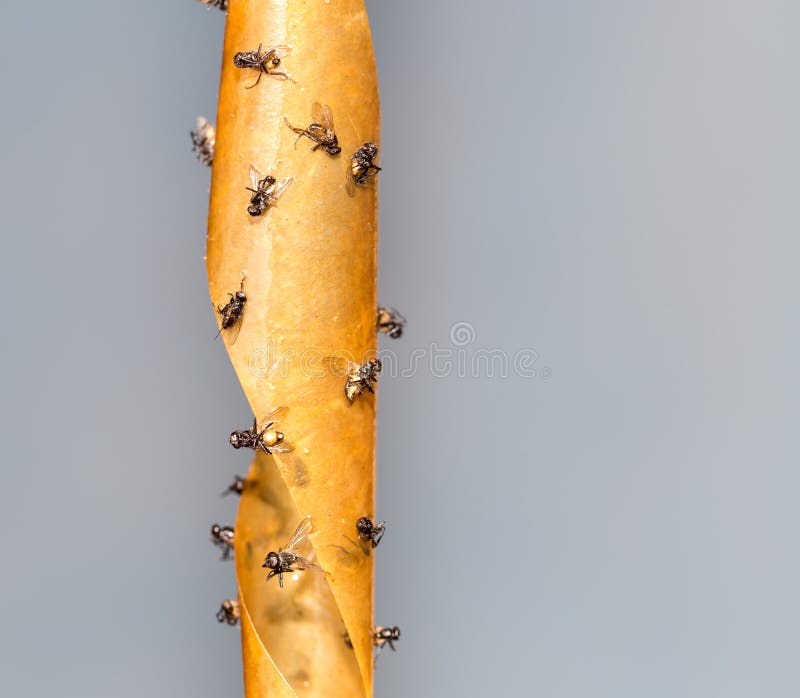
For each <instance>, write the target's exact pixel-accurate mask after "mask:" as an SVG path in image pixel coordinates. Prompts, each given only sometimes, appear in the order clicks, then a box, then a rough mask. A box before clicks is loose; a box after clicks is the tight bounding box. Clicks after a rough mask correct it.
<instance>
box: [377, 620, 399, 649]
mask: <svg viewBox="0 0 800 698" xmlns="http://www.w3.org/2000/svg"><path fill="white" fill-rule="evenodd" d="M399 639H400V628H398V627H397V626H395V627H394V628H380V627H378V628H375V630H374V631H373V632H372V644H374V645H375V647H376V648H377V653H376V654H380V651H381V650H382V649H383V646H384V645H387V644H388V645H389V647H391V648H392V652H394V651H395V649H394V643H395V642H397V641H398V640H399Z"/></svg>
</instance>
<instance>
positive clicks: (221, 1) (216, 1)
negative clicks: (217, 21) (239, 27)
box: [199, 0, 228, 12]
mask: <svg viewBox="0 0 800 698" xmlns="http://www.w3.org/2000/svg"><path fill="white" fill-rule="evenodd" d="M199 2H202V3H203V4H204V5H207V6H208V7H218V8H219V9H220V10H222V11H223V12H225V11H226V10H227V9H228V0H199Z"/></svg>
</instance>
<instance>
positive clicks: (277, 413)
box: [259, 406, 289, 429]
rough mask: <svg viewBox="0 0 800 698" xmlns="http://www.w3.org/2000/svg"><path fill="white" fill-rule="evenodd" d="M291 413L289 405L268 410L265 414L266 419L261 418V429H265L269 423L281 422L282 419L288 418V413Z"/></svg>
mask: <svg viewBox="0 0 800 698" xmlns="http://www.w3.org/2000/svg"><path fill="white" fill-rule="evenodd" d="M287 414H289V408H288V407H284V406H281V407H276V408H275V409H274V410H271V411H269V412H267V414H265V415H264V419H262V420H261V425H260V426H259V429H263V428H264V427H266V426H267V424H270V423H272V424H279V423H280V421H281V420H282V419H286V415H287Z"/></svg>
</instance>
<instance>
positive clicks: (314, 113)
mask: <svg viewBox="0 0 800 698" xmlns="http://www.w3.org/2000/svg"><path fill="white" fill-rule="evenodd" d="M311 120H312V121H313V122H314V123H315V124H320V125H321V126H324V127H325V128H326V129H328V130H329V131H333V130H334V128H333V111H332V110H331V108H330V107H329V106H328V105H327V104H325V105H322V104H320V103H319V102H314V104H312V105H311Z"/></svg>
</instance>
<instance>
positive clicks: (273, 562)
mask: <svg viewBox="0 0 800 698" xmlns="http://www.w3.org/2000/svg"><path fill="white" fill-rule="evenodd" d="M310 532H311V517H310V516H306V518H304V519H303V520H302V521H301V522H300V525H299V526H298V527H297V530H296V531H295V532H294V535H293V536H292V538H291V540H290V541H289V542H288V543H287V544H286V547H285V548H278V552H277V553H276V552H273V551H270V552H269V553H267V557H265V558H264V564H263V565H261V566H262V567H268V568H269V570H270V573H269V574H268V575H267V581H269V580H270V579H272V578H273V577H275V576H276V575H277V577H278V585H279V586H280V588H281V589H283V575H284V574H285V573H287V572H294V571H295V570H296V569H297V570H313V571H314V572H324V570H323V569H322V568H321V567H320V566H319V565H315V564H314V563H313V562H309V561H308V560H306V559H305V558H304V557H302V556H300V555H298V554H297V553H296V552H295V548H296V547H297V546H298V545H300V544H301V543H302V542H303V541H304V540H306V539H307V538H308V534H309V533H310Z"/></svg>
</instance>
